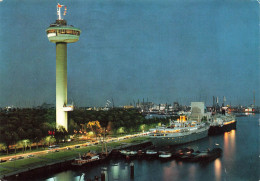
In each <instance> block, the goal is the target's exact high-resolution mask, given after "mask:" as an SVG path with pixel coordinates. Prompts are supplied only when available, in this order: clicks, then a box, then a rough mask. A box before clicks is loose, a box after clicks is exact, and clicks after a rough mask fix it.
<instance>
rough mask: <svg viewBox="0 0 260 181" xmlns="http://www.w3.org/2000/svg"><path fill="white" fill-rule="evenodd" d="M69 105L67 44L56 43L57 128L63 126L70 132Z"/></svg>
mask: <svg viewBox="0 0 260 181" xmlns="http://www.w3.org/2000/svg"><path fill="white" fill-rule="evenodd" d="M64 105H67V43H64V42H57V43H56V123H57V124H56V128H58V127H59V126H63V127H64V128H65V129H66V130H68V113H67V112H66V111H64V109H63V106H64Z"/></svg>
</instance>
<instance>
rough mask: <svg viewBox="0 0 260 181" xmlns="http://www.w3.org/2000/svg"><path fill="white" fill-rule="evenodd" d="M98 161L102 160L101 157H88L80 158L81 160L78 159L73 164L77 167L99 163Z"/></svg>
mask: <svg viewBox="0 0 260 181" xmlns="http://www.w3.org/2000/svg"><path fill="white" fill-rule="evenodd" d="M98 160H100V158H99V155H91V156H90V155H88V156H86V157H81V156H80V157H79V158H76V159H75V160H74V161H73V162H72V163H71V164H72V165H75V166H82V165H85V164H88V163H93V162H97V161H98Z"/></svg>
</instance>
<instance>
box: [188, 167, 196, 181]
mask: <svg viewBox="0 0 260 181" xmlns="http://www.w3.org/2000/svg"><path fill="white" fill-rule="evenodd" d="M195 174H196V167H195V165H192V166H191V167H190V168H189V175H190V178H191V179H192V180H194V179H195Z"/></svg>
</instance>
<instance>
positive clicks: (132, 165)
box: [130, 162, 135, 178]
mask: <svg viewBox="0 0 260 181" xmlns="http://www.w3.org/2000/svg"><path fill="white" fill-rule="evenodd" d="M130 174H131V178H134V174H135V167H134V163H133V162H131V163H130Z"/></svg>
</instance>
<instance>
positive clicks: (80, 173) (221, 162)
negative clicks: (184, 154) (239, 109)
mask: <svg viewBox="0 0 260 181" xmlns="http://www.w3.org/2000/svg"><path fill="white" fill-rule="evenodd" d="M259 128H260V127H259V115H255V116H248V117H239V118H237V129H236V130H232V131H230V132H226V133H224V134H221V135H217V136H209V137H207V138H204V139H202V140H199V141H196V142H193V143H190V144H186V145H182V147H190V148H193V149H194V150H195V151H196V150H205V149H207V148H210V149H212V148H214V147H220V148H222V149H223V154H222V156H221V157H220V158H218V159H216V160H214V161H212V162H210V163H207V164H200V163H187V162H180V161H179V162H177V161H175V160H171V161H160V160H134V161H133V162H134V178H132V179H131V178H130V166H129V163H128V162H126V161H125V160H120V159H119V160H111V161H108V162H107V163H102V164H99V165H96V166H93V167H84V168H80V169H78V170H68V171H63V172H60V173H56V174H49V175H48V173H46V174H45V175H44V176H39V177H38V178H37V180H45V181H71V180H75V181H80V180H87V179H94V177H95V176H99V177H100V174H101V171H104V172H105V175H106V180H109V181H113V180H118V181H128V180H135V181H160V180H162V181H170V180H173V181H174V180H178V181H179V180H180V181H191V180H199V181H204V180H205V181H209V180H210V181H211V180H212V181H222V180H223V181H225V180H226V181H248V180H252V181H257V180H259V172H258V171H259V160H260V156H259V136H260V135H259Z"/></svg>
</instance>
